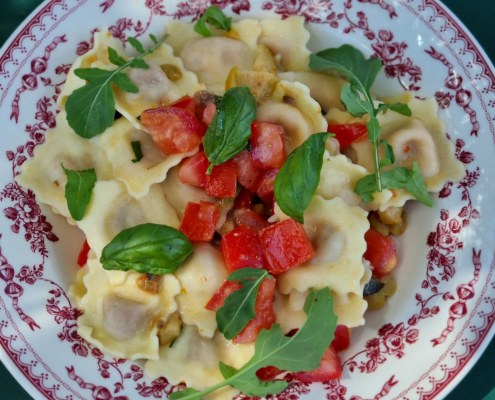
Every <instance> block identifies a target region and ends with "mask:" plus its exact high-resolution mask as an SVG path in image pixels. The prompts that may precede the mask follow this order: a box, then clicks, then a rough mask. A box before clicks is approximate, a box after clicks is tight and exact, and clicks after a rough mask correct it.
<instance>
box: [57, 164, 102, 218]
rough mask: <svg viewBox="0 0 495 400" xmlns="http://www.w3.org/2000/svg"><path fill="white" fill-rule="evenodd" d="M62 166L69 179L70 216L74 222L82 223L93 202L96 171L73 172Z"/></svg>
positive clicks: (67, 184)
mask: <svg viewBox="0 0 495 400" xmlns="http://www.w3.org/2000/svg"><path fill="white" fill-rule="evenodd" d="M60 165H61V166H62V169H63V170H64V173H65V176H66V177H67V183H66V184H65V199H66V200H67V207H68V209H69V212H70V216H71V217H72V218H74V220H76V221H80V220H81V219H83V217H84V213H85V212H86V208H87V207H88V205H89V202H90V201H91V196H92V194H93V188H94V187H95V183H96V171H95V170H94V169H86V170H83V171H73V170H70V169H67V168H65V167H64V166H63V164H60Z"/></svg>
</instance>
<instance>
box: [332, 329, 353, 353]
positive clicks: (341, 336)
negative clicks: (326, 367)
mask: <svg viewBox="0 0 495 400" xmlns="http://www.w3.org/2000/svg"><path fill="white" fill-rule="evenodd" d="M350 344H351V330H350V329H349V328H348V327H347V326H345V325H337V326H336V328H335V332H334V337H333V341H332V346H333V348H334V349H335V351H342V350H345V349H347V348H348V347H349V345H350Z"/></svg>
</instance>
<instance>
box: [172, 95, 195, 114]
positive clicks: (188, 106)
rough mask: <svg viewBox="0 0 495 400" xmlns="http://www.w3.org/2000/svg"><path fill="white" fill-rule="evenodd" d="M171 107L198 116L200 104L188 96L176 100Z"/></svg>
mask: <svg viewBox="0 0 495 400" xmlns="http://www.w3.org/2000/svg"><path fill="white" fill-rule="evenodd" d="M169 106H170V107H177V108H183V109H185V110H189V111H191V112H192V113H193V114H195V115H196V110H197V108H198V102H197V101H196V99H195V98H194V97H191V96H188V95H187V94H186V95H185V96H182V97H181V98H180V99H178V100H175V101H174V102H173V103H172V104H170V105H169Z"/></svg>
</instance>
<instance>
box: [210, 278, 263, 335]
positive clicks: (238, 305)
mask: <svg viewBox="0 0 495 400" xmlns="http://www.w3.org/2000/svg"><path fill="white" fill-rule="evenodd" d="M269 277H270V274H269V273H268V272H267V271H266V270H264V269H260V268H241V269H238V270H237V271H234V272H232V273H231V274H230V275H229V276H228V278H227V279H228V280H229V281H238V282H239V283H240V284H241V287H240V288H239V289H238V290H236V291H235V292H233V293H231V294H230V295H229V296H227V298H226V299H225V303H224V305H223V306H222V307H220V308H219V309H218V310H217V314H216V318H217V326H218V330H219V331H220V332H221V333H223V335H224V336H225V338H226V339H233V338H234V337H236V336H237V335H238V334H239V333H240V332H241V331H242V330H243V329H244V328H245V326H246V325H247V324H248V322H249V321H251V320H252V319H253V318H254V317H255V315H256V313H255V305H256V297H257V295H258V290H259V288H260V285H261V283H262V282H263V280H264V279H266V278H269Z"/></svg>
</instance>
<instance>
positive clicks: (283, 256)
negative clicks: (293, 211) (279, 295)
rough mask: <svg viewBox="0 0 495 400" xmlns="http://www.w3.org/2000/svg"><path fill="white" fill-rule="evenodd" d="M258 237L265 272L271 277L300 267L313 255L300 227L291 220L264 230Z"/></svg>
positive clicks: (313, 252)
mask: <svg viewBox="0 0 495 400" xmlns="http://www.w3.org/2000/svg"><path fill="white" fill-rule="evenodd" d="M260 237H261V247H262V249H263V254H264V255H265V258H266V261H267V270H268V272H270V273H271V274H273V275H277V274H281V273H282V272H285V271H287V270H288V269H290V268H292V267H295V266H296V265H301V264H302V263H304V262H306V261H308V260H309V259H310V258H311V257H313V256H314V254H315V251H314V249H313V246H312V245H311V242H310V241H309V239H308V237H307V236H306V232H305V231H304V228H303V227H302V225H300V224H298V223H297V222H296V221H294V220H293V219H291V218H289V219H286V220H284V221H281V222H277V223H276V224H273V225H270V226H268V227H266V228H264V229H263V230H261V232H260Z"/></svg>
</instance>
